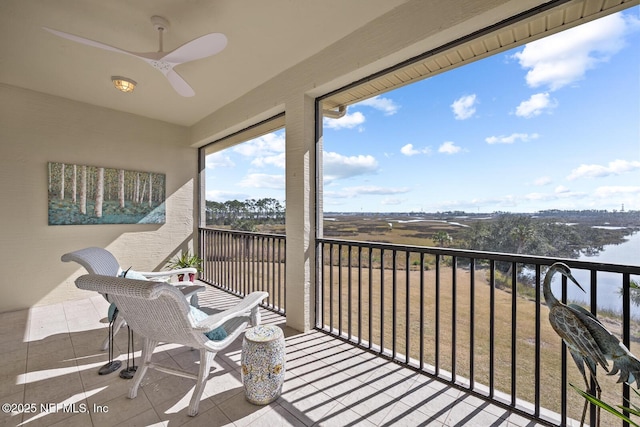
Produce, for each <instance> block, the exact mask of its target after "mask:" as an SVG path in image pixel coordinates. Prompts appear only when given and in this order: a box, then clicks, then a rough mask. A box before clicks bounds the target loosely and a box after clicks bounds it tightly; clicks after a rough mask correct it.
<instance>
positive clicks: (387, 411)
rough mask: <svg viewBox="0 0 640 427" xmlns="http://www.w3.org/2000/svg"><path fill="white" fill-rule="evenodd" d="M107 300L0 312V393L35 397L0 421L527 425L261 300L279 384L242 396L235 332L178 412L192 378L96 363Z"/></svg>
mask: <svg viewBox="0 0 640 427" xmlns="http://www.w3.org/2000/svg"><path fill="white" fill-rule="evenodd" d="M235 301H236V298H235V297H233V296H230V295H228V294H225V293H222V292H220V291H217V290H214V289H213V288H208V289H207V290H206V291H205V293H204V295H202V296H201V298H200V303H201V305H202V306H204V307H212V308H228V307H229V306H231V305H233V304H234V302H235ZM107 306H108V304H107V303H106V301H105V300H104V299H103V298H102V297H100V296H94V297H91V298H89V299H85V300H78V301H67V302H65V303H63V304H55V305H51V306H44V307H35V308H32V309H30V310H23V311H19V312H11V313H3V314H0V337H2V338H4V339H3V340H1V341H0V342H1V343H2V344H0V355H2V356H4V357H5V358H9V359H10V363H9V361H8V360H6V361H4V362H2V363H0V381H1V383H0V394H2V396H0V397H2V399H1V400H3V403H4V402H11V403H24V404H31V403H33V404H36V406H37V411H36V413H30V414H22V413H14V414H7V413H2V414H0V427H3V426H17V425H28V426H30V427H32V426H49V425H60V426H66V427H72V426H75V425H78V426H80V425H82V426H86V425H92V426H112V425H153V426H199V425H207V426H212V425H214V426H238V427H245V426H251V427H258V426H265V427H273V426H301V425H305V426H340V427H342V426H356V425H357V426H365V427H366V426H394V425H402V426H414V425H415V426H417V425H421V426H423V425H427V426H434V427H452V426H462V425H468V426H488V425H491V426H510V427H515V426H525V425H526V426H528V427H534V426H536V424H535V423H533V422H531V421H530V420H528V419H525V418H523V417H521V416H518V415H515V414H511V413H509V411H507V410H505V409H502V408H501V407H498V406H495V405H492V404H490V403H488V402H485V401H483V400H482V399H479V398H477V397H472V396H469V395H467V394H466V393H462V392H460V391H459V390H458V389H455V388H451V387H449V386H448V385H447V384H445V383H443V382H440V381H438V380H435V379H432V378H429V377H426V376H423V375H421V374H418V373H416V372H414V371H412V370H410V369H406V368H403V367H401V366H399V365H397V364H395V363H391V362H389V361H387V360H385V359H383V358H379V357H377V356H376V355H374V354H372V353H369V352H367V351H365V350H363V349H360V348H357V347H353V346H351V345H350V344H347V343H345V342H343V341H341V340H338V339H335V338H333V337H331V336H328V335H326V334H324V333H322V332H319V331H311V332H309V333H306V334H303V333H299V332H296V331H294V330H292V329H290V328H288V327H286V326H285V318H283V317H281V316H278V315H277V314H274V313H272V312H269V311H263V313H262V320H263V323H270V324H276V325H279V326H281V327H282V328H283V329H284V331H285V337H286V338H285V339H286V343H287V347H286V351H287V359H286V377H285V378H286V380H285V384H284V387H283V391H282V395H281V396H280V397H279V398H278V399H277V400H276V401H275V402H272V403H271V404H269V405H265V406H256V405H252V404H250V403H248V402H247V401H246V400H245V398H244V391H243V388H242V381H241V374H240V356H241V348H242V345H241V343H242V340H240V339H239V340H237V341H236V342H235V343H234V344H233V345H232V346H230V347H229V348H227V349H226V350H225V351H223V352H220V353H219V354H218V355H217V356H216V359H215V361H214V366H213V368H212V371H211V376H210V379H209V381H208V382H207V386H206V388H205V391H204V393H203V397H202V401H201V403H200V412H199V414H198V416H197V417H193V418H192V417H189V416H187V415H186V411H187V406H188V404H189V399H190V397H191V393H192V392H193V381H191V380H187V379H183V378H179V377H175V376H171V375H168V374H164V373H161V372H158V371H156V370H149V371H148V373H147V376H146V377H145V379H144V380H143V382H142V386H141V388H140V390H139V392H138V396H137V397H136V399H134V400H131V399H129V398H128V397H127V395H128V390H129V385H130V382H129V381H128V380H124V379H121V378H119V376H118V374H117V373H112V374H109V375H102V376H101V375H98V369H99V368H100V367H101V366H102V365H103V364H104V363H106V361H107V360H108V354H107V352H103V351H100V345H101V343H102V341H103V340H104V338H105V337H106V336H107V333H108V328H107V326H108V325H107V323H106V320H105V316H106V310H107ZM138 341H139V340H136V343H135V350H136V356H137V357H139V354H140V352H139V349H140V348H141V345H140V343H139V342H138ZM114 357H115V358H116V359H118V360H121V361H122V362H123V366H126V363H127V339H126V332H120V333H119V334H118V336H117V337H116V340H115V347H114ZM153 357H154V360H156V361H162V363H163V364H168V365H173V366H175V367H181V368H183V369H186V370H192V371H194V372H195V371H196V370H197V367H198V363H199V359H198V354H197V352H194V351H191V350H190V349H189V348H185V347H182V346H177V345H171V344H163V345H160V346H158V348H157V349H156V352H155V354H154V356H153ZM25 399H26V400H25ZM74 403H75V407H73V406H70V405H71V404H74ZM49 404H54V405H55V404H59V405H60V404H62V405H67V406H66V408H67V410H66V412H65V411H62V410H58V411H57V412H55V411H50V412H46V411H45V410H44V407H45V406H46V405H49ZM41 405H43V406H42V407H41ZM81 405H85V407H86V408H87V410H86V411H85V412H83V411H82V410H81V408H82V406H81ZM74 409H75V410H74Z"/></svg>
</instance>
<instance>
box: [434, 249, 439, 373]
mask: <svg viewBox="0 0 640 427" xmlns="http://www.w3.org/2000/svg"><path fill="white" fill-rule="evenodd" d="M435 300H436V310H435V326H434V327H435V336H436V339H435V342H436V343H435V344H436V345H435V347H436V353H435V368H436V375H437V376H439V375H440V254H436V295H435Z"/></svg>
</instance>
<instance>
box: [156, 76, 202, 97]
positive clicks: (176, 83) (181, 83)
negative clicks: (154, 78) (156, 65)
mask: <svg viewBox="0 0 640 427" xmlns="http://www.w3.org/2000/svg"><path fill="white" fill-rule="evenodd" d="M164 75H165V76H166V77H167V80H169V83H171V86H173V88H174V89H175V90H176V92H178V93H179V94H180V95H182V96H186V97H189V96H193V95H195V94H196V93H195V92H194V90H193V89H192V88H191V86H189V83H187V82H186V81H185V80H184V79H183V78H182V77H181V76H180V74H178V73H176V72H175V71H173V70H170V71H168V72H167V73H165V74H164Z"/></svg>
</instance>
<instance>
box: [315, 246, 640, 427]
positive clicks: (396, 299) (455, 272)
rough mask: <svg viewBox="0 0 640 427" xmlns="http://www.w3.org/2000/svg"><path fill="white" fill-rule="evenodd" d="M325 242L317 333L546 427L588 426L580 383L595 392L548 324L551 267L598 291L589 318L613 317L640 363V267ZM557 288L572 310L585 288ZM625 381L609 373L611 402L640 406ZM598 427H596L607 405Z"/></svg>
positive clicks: (610, 321)
mask: <svg viewBox="0 0 640 427" xmlns="http://www.w3.org/2000/svg"><path fill="white" fill-rule="evenodd" d="M316 242H317V248H318V249H317V257H318V262H317V265H318V290H317V308H316V313H317V325H316V326H317V328H319V329H321V330H324V331H326V332H327V333H330V334H332V335H335V336H336V337H340V338H342V339H344V340H346V341H349V342H351V343H353V344H355V345H358V346H360V347H363V348H366V349H368V350H370V351H372V352H375V353H377V354H379V355H380V356H382V357H385V358H388V359H390V360H393V361H394V362H396V363H399V364H402V365H405V366H407V367H410V368H413V369H415V370H417V371H421V372H423V373H426V374H429V375H432V376H436V377H438V378H439V379H441V380H443V381H445V382H447V383H449V384H450V385H451V386H453V387H456V388H459V389H462V390H465V391H466V392H469V393H471V394H475V395H477V396H479V397H482V398H483V399H488V400H491V401H493V402H495V403H497V404H499V405H501V406H503V407H505V408H507V409H510V410H512V411H516V412H518V413H520V414H522V415H524V416H526V417H528V418H531V419H534V420H536V421H538V422H541V423H544V424H548V425H558V424H560V425H567V424H568V423H569V420H570V419H577V420H579V419H580V417H581V414H582V408H583V405H584V400H583V399H582V398H581V397H580V396H579V395H578V393H577V392H576V391H575V390H572V389H571V388H570V387H569V384H570V383H571V384H574V385H576V386H577V387H578V388H580V389H585V384H584V381H583V379H582V377H581V375H580V374H579V371H578V370H577V368H576V367H575V365H574V362H573V360H572V359H571V358H567V354H568V352H567V351H566V349H565V345H564V344H563V343H561V340H560V338H559V337H558V336H557V335H556V334H555V332H554V331H553V330H552V329H551V327H550V324H549V321H548V310H547V308H546V305H545V304H544V300H543V298H542V290H541V288H542V286H541V285H542V281H543V277H544V273H545V271H546V269H545V267H547V266H549V265H551V264H552V263H553V262H556V261H563V262H565V263H566V264H567V265H569V266H570V267H571V268H572V272H573V273H574V276H575V277H576V278H578V280H579V282H580V283H581V285H582V286H583V287H584V288H585V290H586V291H587V294H588V295H587V298H588V299H587V304H586V308H587V309H589V310H591V312H592V313H597V314H598V315H599V317H600V318H601V319H605V318H606V319H607V320H606V321H605V325H607V327H608V328H609V329H610V330H611V331H612V332H613V333H614V334H615V335H616V336H618V338H619V339H620V340H621V341H622V342H623V343H624V344H625V345H626V346H627V347H629V348H630V349H631V351H632V352H633V353H634V354H639V355H640V344H638V338H640V337H638V336H637V334H632V333H631V331H632V330H637V328H638V322H637V321H636V318H635V317H632V307H631V303H630V300H631V298H630V296H631V295H630V292H631V290H630V283H631V282H632V280H633V281H636V282H637V281H638V279H640V276H639V275H640V267H630V266H621V265H612V264H597V263H590V262H582V261H576V260H569V259H562V260H559V259H552V258H545V257H533V256H520V255H512V254H500V253H488V252H478V251H464V250H455V249H446V248H432V247H418V246H402V245H391V244H377V243H367V242H355V241H345V240H336V239H318V240H317V241H316ZM557 282H558V283H557V284H556V283H554V284H553V285H552V287H553V288H554V293H555V294H556V296H558V298H559V299H560V298H562V301H563V302H565V303H566V302H567V299H568V298H569V299H571V298H572V296H573V294H570V293H569V292H572V291H573V289H574V288H575V289H577V287H574V288H572V287H568V286H567V281H566V279H565V278H563V279H562V280H560V279H558V280H557ZM571 286H573V284H571ZM611 292H612V293H615V294H616V296H615V297H614V298H613V299H614V300H616V299H617V301H619V309H612V308H610V307H609V308H607V309H606V310H599V309H600V305H601V304H600V303H599V301H600V299H601V300H603V301H604V299H605V297H607V298H606V299H608V300H610V299H611V298H610V295H607V293H611ZM618 293H620V298H618V296H617V294H618ZM568 295H569V296H568ZM632 335H633V336H632ZM634 350H635V351H634ZM567 360H570V362H567ZM602 374H604V373H602ZM616 379H617V377H606V376H605V375H598V381H599V382H600V384H601V386H602V389H603V394H602V398H603V400H605V401H607V402H608V403H610V404H613V405H614V406H615V405H620V404H623V399H629V398H630V393H629V391H630V390H629V387H628V386H627V385H620V384H616V383H615V380H616ZM627 402H628V400H627ZM625 406H628V405H625ZM601 417H602V422H601V425H624V424H623V422H622V421H620V420H619V419H616V418H614V417H613V416H611V415H609V414H607V413H605V411H602V414H601ZM609 417H610V418H609ZM588 419H589V420H590V423H591V425H595V407H591V409H590V412H589V416H588ZM577 424H578V423H577V422H576V425H577Z"/></svg>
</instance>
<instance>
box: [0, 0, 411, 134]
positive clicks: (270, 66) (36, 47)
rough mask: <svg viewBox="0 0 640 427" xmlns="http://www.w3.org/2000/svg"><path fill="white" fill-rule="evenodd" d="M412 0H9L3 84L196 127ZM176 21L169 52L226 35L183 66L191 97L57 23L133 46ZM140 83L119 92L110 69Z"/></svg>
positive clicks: (0, 27) (143, 47)
mask: <svg viewBox="0 0 640 427" xmlns="http://www.w3.org/2000/svg"><path fill="white" fill-rule="evenodd" d="M405 1H406V0H349V1H344V0H323V1H312V0H268V1H267V0H216V1H213V0H136V1H130V0H109V1H105V0H80V1H78V0H57V1H51V0H2V1H1V2H0V83H5V84H9V85H13V86H18V87H22V88H26V89H31V90H35V91H39V92H43V93H47V94H52V95H57V96H62V97H65V98H69V99H73V100H77V101H81V102H86V103H89V104H93V105H98V106H103V107H107V108H112V109H115V110H119V111H125V112H129V113H134V114H138V115H141V116H145V117H150V118H155V119H159V120H163V121H166V122H170V123H176V124H180V125H186V126H189V125H192V124H194V123H195V122H197V121H198V120H200V119H202V118H203V117H205V116H207V115H208V114H210V113H212V112H214V111H216V110H217V109H218V108H220V107H221V106H223V105H225V104H227V103H229V102H231V101H233V100H234V99H236V98H238V97H239V96H241V95H243V94H245V93H246V92H248V91H249V90H251V89H253V88H255V87H257V86H258V85H260V84H261V83H264V82H265V81H267V80H269V79H271V78H272V77H274V76H276V75H277V74H279V73H281V72H282V71H284V70H286V69H287V68H289V67H291V66H293V65H295V64H297V63H299V62H300V61H302V60H304V59H305V58H308V57H310V56H311V55H313V54H315V53H317V52H319V51H321V50H322V49H324V48H325V47H327V46H329V45H331V44H333V43H335V42H337V41H339V40H340V39H341V38H343V37H345V36H346V35H348V34H349V33H351V32H353V31H354V30H356V29H357V28H359V27H361V26H363V25H365V24H366V23H368V22H370V21H371V20H373V19H375V18H377V17H378V16H380V15H383V14H385V13H387V12H389V11H390V10H391V9H393V8H394V7H396V6H398V5H399V4H401V3H404V2H405ZM153 15H160V16H163V17H165V18H166V19H167V20H169V23H170V27H169V29H168V31H167V32H166V34H165V36H164V50H165V51H170V50H172V49H174V48H176V47H178V46H181V45H182V44H184V43H186V42H188V41H190V40H192V39H195V38H197V37H199V36H201V35H204V34H207V33H211V32H220V33H224V34H225V35H226V36H227V38H228V45H227V47H226V49H224V50H223V51H222V52H221V53H219V54H217V55H215V56H212V57H209V58H204V59H201V60H197V61H193V62H190V63H187V64H183V65H179V66H177V67H176V71H177V72H179V73H180V75H182V77H183V78H184V79H185V80H186V81H187V82H188V83H189V84H190V85H191V86H192V87H193V89H194V90H195V92H196V95H195V96H194V97H190V98H186V97H182V96H180V95H178V94H177V93H176V92H175V91H174V90H173V88H172V87H171V86H170V85H169V83H168V82H167V80H166V79H165V78H164V76H163V75H162V74H161V73H160V72H158V71H157V70H154V69H153V68H152V67H150V66H149V65H148V64H146V63H144V62H143V61H141V60H140V59H137V58H135V57H132V56H127V55H124V54H121V53H117V52H109V51H105V50H101V49H98V48H94V47H90V46H86V45H82V44H78V43H75V42H73V41H70V40H66V39H63V38H59V37H57V36H55V35H53V34H50V33H48V32H47V31H45V30H43V29H42V27H50V28H53V29H56V30H60V31H64V32H67V33H71V34H75V35H78V36H81V37H84V38H88V39H92V40H96V41H99V42H102V43H104V44H108V45H111V46H115V47H118V48H121V49H124V50H129V51H134V52H150V51H155V50H157V49H158V34H157V32H156V30H155V29H154V28H153V26H152V24H151V22H150V18H151V16H153ZM113 75H122V76H126V77H129V78H132V79H134V80H136V81H137V82H138V87H137V88H136V90H135V92H134V93H132V94H123V93H120V92H118V91H116V90H115V89H114V88H113V86H112V83H111V76H113Z"/></svg>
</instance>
